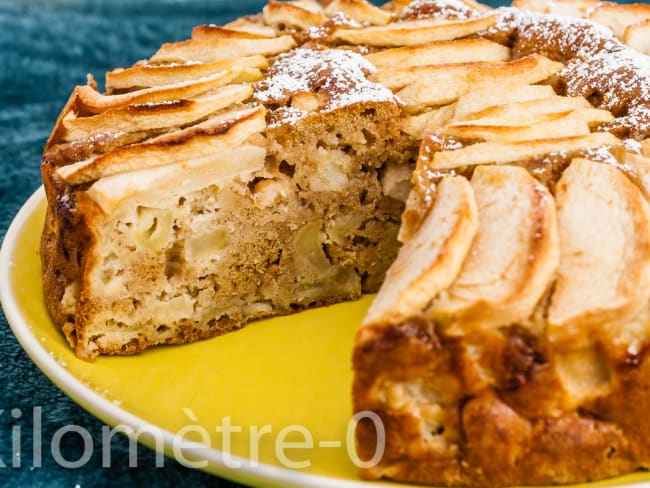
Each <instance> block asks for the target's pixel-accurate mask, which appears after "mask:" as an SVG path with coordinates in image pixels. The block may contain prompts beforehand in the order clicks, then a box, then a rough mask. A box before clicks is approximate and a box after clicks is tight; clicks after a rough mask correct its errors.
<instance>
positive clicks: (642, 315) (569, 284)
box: [41, 0, 650, 486]
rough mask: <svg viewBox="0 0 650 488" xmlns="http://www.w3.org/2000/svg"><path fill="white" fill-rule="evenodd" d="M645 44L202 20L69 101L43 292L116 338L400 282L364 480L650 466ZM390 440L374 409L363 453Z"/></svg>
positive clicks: (549, 476) (384, 307)
mask: <svg viewBox="0 0 650 488" xmlns="http://www.w3.org/2000/svg"><path fill="white" fill-rule="evenodd" d="M581 1H582V0H581ZM567 3H568V2H567ZM522 6H525V7H528V8H534V9H538V10H539V9H547V8H550V7H548V5H546V4H544V3H543V2H541V3H539V4H538V3H530V2H529V3H528V4H526V5H523V4H522ZM558 8H559V7H558ZM562 8H566V9H568V10H570V11H574V10H575V11H580V9H581V8H582V7H580V6H579V5H577V4H575V5H573V4H572V5H564V6H563V7H562ZM603 8H604V7H603ZM608 8H609V7H608ZM601 14H602V12H601ZM621 15H622V14H621ZM630 15H631V14H630V12H628V11H626V12H625V15H622V16H621V19H622V20H621V22H623V20H624V21H625V22H630ZM601 16H602V15H601ZM595 20H597V19H595ZM640 20H641V19H640ZM629 25H632V24H629ZM639 29H641V27H639ZM619 30H620V29H619ZM635 32H636V31H635ZM639 32H640V31H639ZM617 33H618V34H619V36H620V37H621V39H622V40H623V41H630V39H632V36H631V35H630V36H628V37H629V39H627V38H626V36H624V35H622V34H620V32H617ZM635 39H638V36H637V38H635ZM630 44H632V45H633V46H637V47H638V46H639V44H634V42H632V41H630ZM649 66H650V63H649V61H648V58H647V57H646V56H644V55H642V54H640V53H639V52H637V51H634V50H633V49H631V48H629V47H626V46H625V45H624V44H623V43H622V42H621V41H619V40H617V39H616V37H615V36H614V35H613V34H612V33H611V32H610V31H609V30H608V29H606V28H604V27H602V26H600V25H598V24H596V23H594V22H592V21H589V20H579V19H571V18H568V17H560V16H555V15H546V14H540V13H526V12H524V11H521V10H518V9H515V8H506V9H498V10H491V9H489V8H487V7H484V6H482V5H479V4H476V3H474V2H473V1H471V0H466V1H460V0H414V1H412V2H411V1H401V0H395V1H393V2H391V3H389V4H387V5H385V6H384V7H382V8H378V7H375V6H373V5H372V4H370V3H368V2H366V1H364V0H331V1H328V2H323V3H318V2H315V1H311V0H296V1H291V2H278V1H275V0H272V1H271V2H270V3H269V4H268V5H267V6H266V7H265V9H264V11H263V13H261V14H259V15H257V16H251V17H245V18H242V19H238V20H236V21H234V22H232V23H230V24H227V25H225V26H214V25H206V26H200V27H197V28H195V29H194V31H193V33H192V37H191V39H189V40H186V41H182V42H178V43H171V44H165V45H163V46H162V47H161V48H160V50H159V51H158V52H157V53H156V54H155V55H154V56H153V57H152V58H150V59H149V60H146V61H142V62H139V63H137V64H136V65H134V66H132V67H130V68H126V69H117V70H114V71H112V72H110V73H108V74H107V76H106V93H105V94H102V93H100V92H99V91H98V90H97V86H96V84H95V82H94V80H93V79H92V78H89V82H88V85H86V86H81V87H77V88H76V89H75V91H74V92H73V94H72V96H71V98H70V100H69V102H68V104H67V105H66V107H65V108H64V110H63V112H62V114H61V116H60V117H59V120H58V122H57V125H56V127H55V129H54V131H53V133H52V136H51V138H50V140H49V142H48V144H47V147H46V150H45V153H44V156H43V163H42V172H43V180H44V183H45V189H46V193H47V198H48V211H47V217H46V223H45V229H44V232H43V237H42V245H41V258H42V261H43V270H44V291H45V297H46V301H47V305H48V308H49V310H50V312H51V314H52V316H53V318H54V320H55V322H56V323H57V325H58V326H59V327H60V328H61V329H62V330H63V332H64V334H65V336H66V338H67V339H68V341H69V342H70V344H71V346H72V347H73V348H74V349H75V351H76V353H77V354H78V355H79V356H80V357H82V358H84V359H94V358H95V357H97V356H98V355H100V354H132V353H136V352H141V351H143V350H145V349H146V348H148V347H151V346H155V345H158V344H176V343H184V342H190V341H194V340H198V339H203V338H208V337H212V336H215V335H219V334H222V333H225V332H228V331H230V330H233V329H236V328H239V327H241V326H243V325H244V324H245V323H247V322H248V321H250V320H254V319H257V318H261V317H268V316H272V315H278V314H286V313H291V312H294V311H297V310H300V309H304V308H307V307H312V306H318V305H324V304H329V303H335V302H339V301H342V300H349V299H354V298H356V297H358V296H360V294H361V293H364V292H375V291H377V290H379V293H378V295H377V297H376V299H375V301H374V303H373V305H372V306H371V308H370V310H369V311H368V314H367V316H366V318H365V320H364V323H363V324H362V326H361V328H360V329H359V332H358V334H357V338H356V341H355V346H354V353H353V367H354V388H353V402H354V409H355V412H367V411H371V412H374V413H376V414H377V415H378V416H379V418H380V419H381V420H382V425H383V428H384V430H385V434H386V436H385V439H383V440H385V445H384V447H385V451H384V455H383V456H382V458H381V459H380V461H379V462H378V464H376V465H374V466H371V467H367V468H364V469H362V472H361V474H362V476H363V477H365V478H369V479H379V478H388V479H394V480H401V481H408V482H417V483H428V484H441V485H482V486H493V485H516V484H544V483H570V482H582V481H588V480H593V479H601V478H606V477H610V476H614V475H617V474H621V473H625V472H629V471H632V470H634V469H637V468H640V467H649V466H650V442H649V441H648V439H650V422H648V421H646V420H645V419H646V418H647V416H646V414H645V412H646V411H647V408H648V407H650V395H648V393H647V392H648V391H649V390H650V383H649V380H648V374H647V373H648V371H647V369H648V368H649V367H650V366H649V365H650V362H649V361H648V360H647V354H646V350H647V345H648V344H649V343H650V327H648V324H649V323H650V322H649V320H650V318H649V316H648V313H649V312H648V301H649V299H650V232H649V231H648V229H649V228H650V208H649V206H648V197H649V196H650V159H649V158H650V147H649V146H648V139H647V138H648V136H649V135H650V81H649V78H650V71H649ZM400 246H401V249H400ZM398 250H399V252H398ZM382 283H383V284H382ZM380 287H381V289H380ZM380 437H381V436H379V435H378V432H377V430H376V425H375V424H373V423H372V422H365V421H362V422H361V423H360V424H359V428H358V430H357V446H358V449H359V452H360V454H361V457H362V458H363V459H369V458H372V457H373V454H374V452H375V449H376V448H377V446H378V440H380Z"/></svg>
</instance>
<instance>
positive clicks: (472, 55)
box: [366, 39, 510, 69]
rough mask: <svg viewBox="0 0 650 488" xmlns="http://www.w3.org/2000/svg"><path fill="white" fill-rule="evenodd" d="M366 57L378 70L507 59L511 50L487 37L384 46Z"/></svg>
mask: <svg viewBox="0 0 650 488" xmlns="http://www.w3.org/2000/svg"><path fill="white" fill-rule="evenodd" d="M366 59H367V60H368V61H370V62H371V63H372V64H373V65H375V67H376V68H378V69H389V68H392V67H395V66H399V67H400V68H406V67H409V66H426V65H432V64H449V63H470V62H475V61H508V60H509V59H510V49H509V48H507V47H506V46H502V45H501V44H497V43H496V42H492V41H488V40H487V39H457V40H453V41H440V42H430V43H428V44H423V45H420V46H407V47H398V48H394V49H386V50H384V51H379V52H376V53H372V54H368V55H367V56H366Z"/></svg>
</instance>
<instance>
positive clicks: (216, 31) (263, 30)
mask: <svg viewBox="0 0 650 488" xmlns="http://www.w3.org/2000/svg"><path fill="white" fill-rule="evenodd" d="M277 36H278V34H277V32H276V30H275V29H274V28H273V27H268V26H264V25H260V24H253V23H250V24H249V26H248V28H244V27H241V28H230V27H225V26H220V25H215V24H204V25H197V26H196V27H194V29H192V39H197V40H201V39H229V38H230V39H272V38H274V37H277Z"/></svg>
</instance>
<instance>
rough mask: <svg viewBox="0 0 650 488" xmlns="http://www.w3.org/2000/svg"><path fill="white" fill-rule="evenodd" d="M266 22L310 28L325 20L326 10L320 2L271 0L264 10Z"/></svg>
mask: <svg viewBox="0 0 650 488" xmlns="http://www.w3.org/2000/svg"><path fill="white" fill-rule="evenodd" d="M262 17H263V19H264V22H266V23H267V24H269V25H286V26H291V27H297V28H299V29H308V28H310V27H315V26H317V25H321V24H322V23H323V22H325V20H326V17H325V11H324V10H323V8H322V7H321V6H320V4H319V3H318V2H315V1H312V0H296V1H292V2H280V1H277V0H269V3H267V4H266V6H265V7H264V9H263V10H262Z"/></svg>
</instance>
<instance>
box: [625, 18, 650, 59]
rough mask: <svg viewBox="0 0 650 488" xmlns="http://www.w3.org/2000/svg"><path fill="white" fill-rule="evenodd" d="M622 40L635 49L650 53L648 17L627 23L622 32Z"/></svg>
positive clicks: (649, 21)
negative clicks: (633, 22)
mask: <svg viewBox="0 0 650 488" xmlns="http://www.w3.org/2000/svg"><path fill="white" fill-rule="evenodd" d="M623 42H624V43H625V44H627V45H628V46H630V47H631V48H633V49H636V50H637V51H640V52H642V53H645V54H650V19H645V20H642V21H641V22H637V23H636V24H631V25H628V26H627V27H626V28H625V33H624V34H623Z"/></svg>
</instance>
